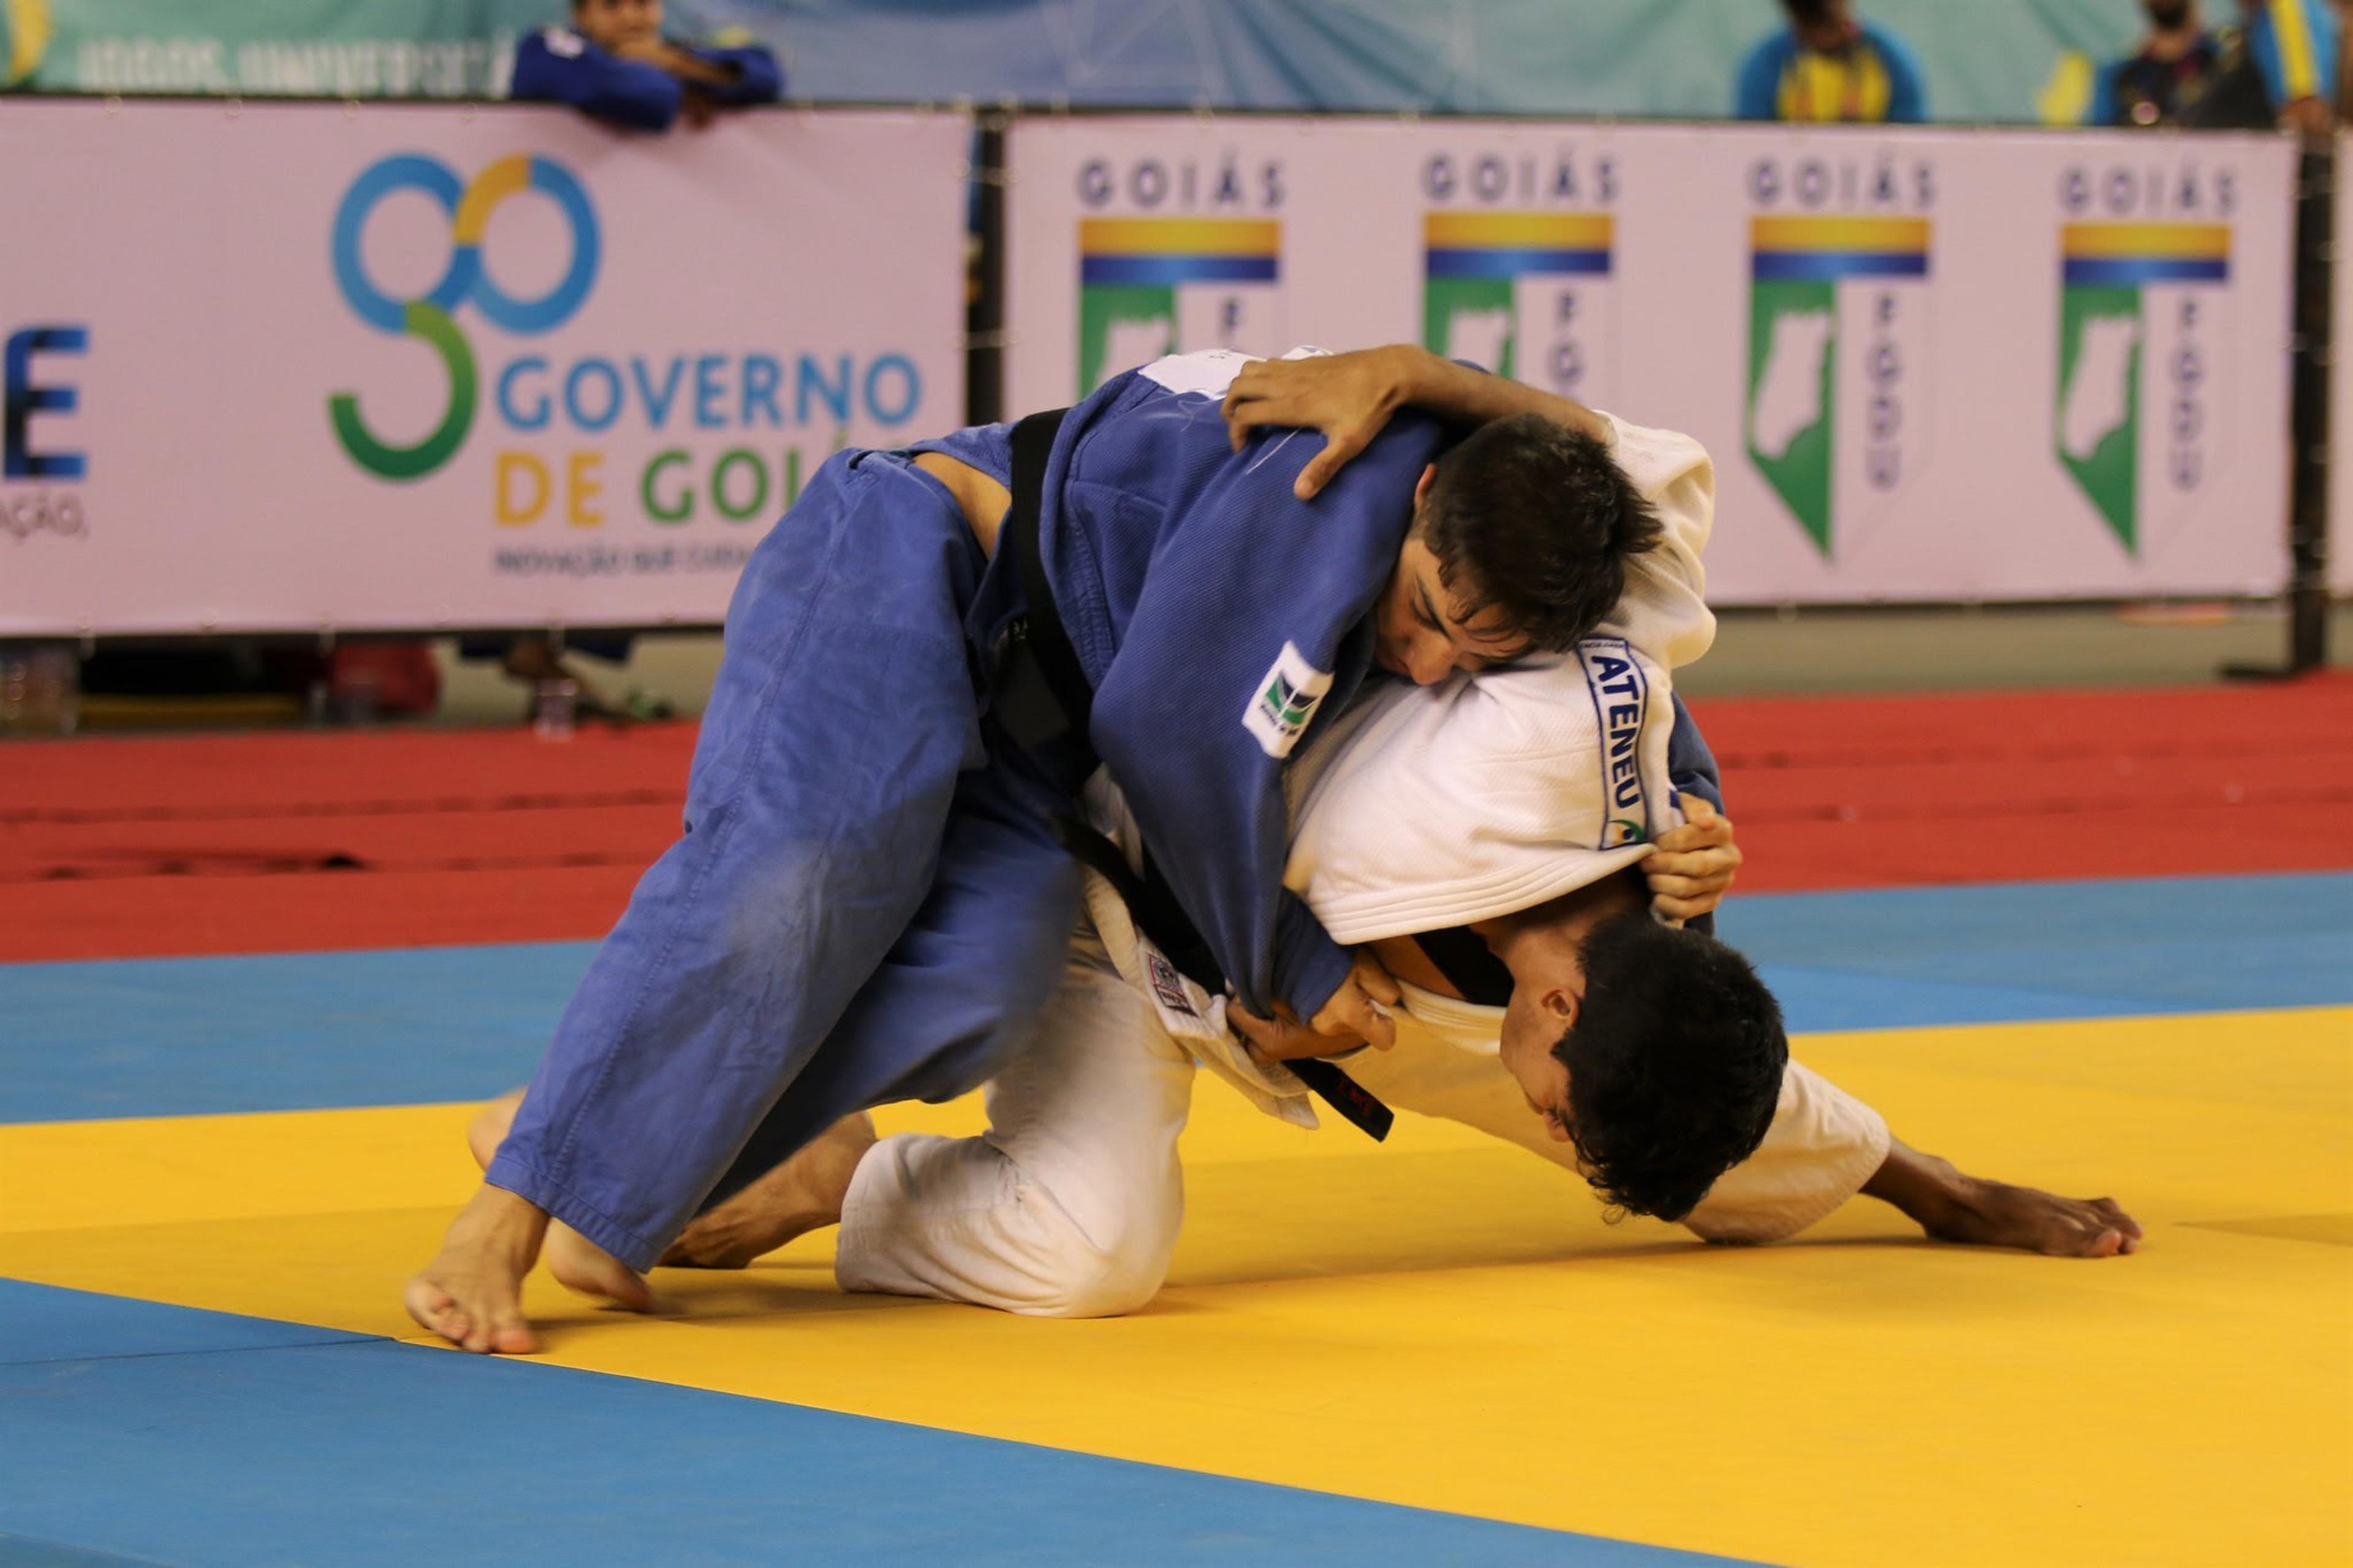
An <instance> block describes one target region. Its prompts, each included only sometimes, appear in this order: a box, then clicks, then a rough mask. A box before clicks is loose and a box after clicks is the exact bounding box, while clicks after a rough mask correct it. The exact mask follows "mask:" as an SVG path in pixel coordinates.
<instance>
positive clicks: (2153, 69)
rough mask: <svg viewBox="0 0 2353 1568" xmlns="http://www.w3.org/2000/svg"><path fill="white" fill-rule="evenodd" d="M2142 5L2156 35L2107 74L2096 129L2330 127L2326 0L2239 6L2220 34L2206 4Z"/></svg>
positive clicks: (2153, 1) (2331, 35) (2333, 26)
mask: <svg viewBox="0 0 2353 1568" xmlns="http://www.w3.org/2000/svg"><path fill="white" fill-rule="evenodd" d="M2141 9H2142V10H2143V11H2145V12H2147V15H2148V32H2147V36H2146V37H2143V38H2142V39H2141V43H2140V47H2139V48H2137V49H2136V50H2135V51H2134V52H2133V53H2132V54H2130V55H2128V56H2126V58H2123V59H2120V60H2116V61H2114V62H2112V63H2111V64H2110V65H2109V66H2108V67H2107V68H2106V69H2105V70H2103V71H2102V72H2101V73H2100V79H2099V82H2098V84H2097V85H2096V86H2095V87H2094V89H2093V93H2092V104H2091V109H2090V111H2089V112H2088V113H2087V114H2086V115H2085V116H2084V119H2085V121H2086V122H2087V123H2090V124H2094V125H2180V126H2189V127H2196V128H2202V129H2207V130H2238V131H2268V130H2270V129H2271V128H2272V127H2274V126H2275V125H2276V126H2284V127H2292V128H2294V129H2295V130H2298V131H2302V132H2306V133H2307V134H2310V135H2318V134H2321V133H2322V132H2326V131H2327V129H2328V126H2329V123H2330V119H2331V116H2330V112H2329V108H2328V105H2329V102H2330V100H2332V99H2333V98H2334V97H2335V95H2336V90H2337V89H2336V82H2337V19H2336V16H2334V14H2333V13H2332V12H2331V10H2330V7H2329V6H2328V5H2327V4H2325V3H2324V0H2237V11H2238V19H2237V23H2236V25H2235V26H2227V27H2219V28H2217V27H2209V26H2206V23H2205V19H2204V17H2202V16H2200V13H2199V9H2198V5H2197V0H2141Z"/></svg>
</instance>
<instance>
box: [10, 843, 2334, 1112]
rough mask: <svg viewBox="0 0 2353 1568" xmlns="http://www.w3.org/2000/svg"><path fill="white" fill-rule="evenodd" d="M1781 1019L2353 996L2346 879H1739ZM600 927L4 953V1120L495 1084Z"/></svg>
mask: <svg viewBox="0 0 2353 1568" xmlns="http://www.w3.org/2000/svg"><path fill="white" fill-rule="evenodd" d="M1722 925H1723V932H1724V935H1725V939H1726V940H1728V941H1730V942H1734V943H1735V944H1736V945H1737V946H1739V947H1740V948H1742V949H1743V950H1744V951H1745V952H1747V953H1749V955H1750V956H1751V957H1753V958H1754V959H1756V960H1757V963H1758V966H1759V967H1760V968H1761V969H1763V971H1764V972H1765V975H1766V978H1767V980H1768V981H1770V982H1771V983H1772V984H1773V986H1774V988H1775V990H1776V991H1777V992H1778V993H1779V994H1780V996H1781V999H1782V1004H1783V1007H1784V1010H1785V1011H1786V1013H1787V1015H1788V1022H1789V1026H1790V1028H1791V1029H1793V1030H1795V1031H1798V1032H1799V1033H1804V1032H1809V1031H1817V1030H1827V1029H1856V1028H1893V1027H1903V1026H1926V1025H1936V1024H1973V1023H1998V1022H2003V1021H2009V1020H2027V1019H2058V1018H2084V1017H2111V1016H2129V1015H2133V1014H2143V1013H2148V1014H2155V1013H2185V1012H2213V1011H2222V1010H2230V1009H2238V1008H2263V1007H2297V1006H2329V1005H2342V1004H2353V875H2348V874H2345V873H2330V874H2316V875H2302V876H2273V877H2205V878H2177V879H2152V880H2144V881H2114V882H2039V883H2010V884H1996V885H1989V886H1978V887H1961V888H1907V889H1891V890H1884V891H1871V892H1852V893H1783V894H1767V895H1760V896H1755V897H1738V896H1736V897H1735V899H1734V900H1732V902H1731V903H1730V904H1728V905H1727V906H1725V912H1724V916H1723V921H1722ZM593 951H594V949H593V946H592V944H590V943H586V942H531V943H518V944H512V945H504V946H492V947H471V948H417V949H408V950H399V951H387V952H318V953H285V954H270V955H265V956H234V957H222V958H169V959H121V960H110V961H100V962H88V963H23V964H0V1018H5V1019H6V1020H7V1027H6V1029H5V1032H0V1121H76V1120H88V1119H91V1118H100V1117H121V1116H174V1115H191V1114H201V1113H206V1112H218V1111H239V1110H318V1109H324V1108H328V1107H333V1106H355V1105H401V1104H416V1103H425V1102H429V1101H438V1100H476V1099H482V1098H486V1097H488V1096H490V1095H491V1094H494V1093H496V1092H498V1091H499V1090H501V1089H506V1088H509V1087H511V1086H512V1085H514V1084H517V1083H520V1082H522V1080H523V1079H526V1078H527V1077H529V1076H530V1072H531V1069H532V1068H533V1064H535V1063H536V1062H537V1060H538V1058H539V1053H540V1050H541V1048H542V1047H543V1045H544V1044H545V1041H546V1038H547V1035H548V1032H549V1031H550V1030H551V1029H552V1028H554V1024H555V1020H556V1017H557V1016H558V1015H559V1014H560V1013H561V1012H562V1011H563V1008H564V1005H565V1001H566V1000H568V999H569V997H570V995H571V994H572V989H573V987H574V986H575V984H577V983H578V981H579V977H580V975H581V973H582V972H583V971H584V970H585V969H586V966H587V963H588V957H589V954H590V953H591V952H593Z"/></svg>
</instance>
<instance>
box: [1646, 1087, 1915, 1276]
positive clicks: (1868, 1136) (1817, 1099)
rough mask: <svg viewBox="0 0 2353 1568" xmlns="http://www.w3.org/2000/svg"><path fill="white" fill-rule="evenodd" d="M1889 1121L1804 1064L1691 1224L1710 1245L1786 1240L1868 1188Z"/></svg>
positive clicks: (1688, 1218) (1687, 1218) (1883, 1151)
mask: <svg viewBox="0 0 2353 1568" xmlns="http://www.w3.org/2000/svg"><path fill="white" fill-rule="evenodd" d="M1887 1146H1888V1133H1887V1121H1886V1119H1885V1118H1883V1117H1882V1116H1881V1115H1880V1114H1879V1112H1877V1111H1876V1110H1873V1109H1872V1108H1871V1107H1869V1106H1868V1105H1865V1104H1864V1103H1863V1102H1862V1101H1861V1100H1857V1099H1856V1098H1855V1097H1854V1096H1852V1095H1851V1094H1849V1093H1848V1092H1847V1091H1846V1090H1844V1089H1841V1088H1839V1087H1838V1085H1836V1084H1834V1083H1832V1082H1831V1080H1830V1079H1826V1078H1824V1077H1822V1075H1821V1074H1820V1073H1818V1072H1816V1071H1814V1070H1813V1069H1812V1068H1809V1067H1807V1066H1805V1065H1804V1064H1803V1063H1801V1062H1798V1061H1795V1060H1792V1061H1791V1062H1790V1063H1789V1066H1788V1069H1787V1070H1786V1071H1784V1072H1783V1073H1782V1075H1781V1100H1780V1103H1779V1105H1778V1106H1777V1107H1775V1109H1774V1111H1773V1125H1772V1127H1771V1128H1769V1129H1768V1130H1767V1131H1766V1134H1765V1142H1763V1143H1762V1144H1760V1145H1758V1147H1757V1152H1755V1153H1754V1154H1751V1155H1750V1156H1748V1158H1747V1159H1746V1160H1744V1161H1742V1162H1741V1163H1739V1164H1737V1165H1735V1166H1734V1167H1732V1169H1730V1170H1729V1171H1726V1172H1725V1173H1724V1174H1723V1175H1721V1176H1719V1177H1717V1178H1716V1183H1715V1186H1713V1187H1710V1188H1709V1189H1708V1194H1707V1196H1706V1197H1705V1198H1704V1199H1702V1200H1701V1201H1700V1205H1699V1206H1698V1207H1697V1208H1695V1209H1694V1210H1692V1212H1691V1213H1689V1214H1688V1215H1684V1216H1683V1224H1684V1225H1686V1226H1690V1227H1691V1228H1692V1229H1693V1230H1694V1231H1696V1232H1697V1233H1698V1234H1699V1235H1701V1236H1704V1237H1706V1238H1707V1239H1708V1240H1710V1241H1779V1240H1782V1239H1784V1238H1785V1237H1792V1236H1795V1235H1797V1234H1798V1232H1799V1231H1801V1230H1803V1229H1805V1228H1806V1227H1807V1226H1810V1225H1812V1224H1813V1223H1814V1222H1815V1221H1816V1220H1819V1219H1821V1218H1822V1217H1824V1216H1825V1215H1828V1214H1829V1213H1830V1212H1831V1210H1832V1209H1834V1208H1836V1207H1838V1206H1839V1205H1841V1204H1842V1203H1844V1202H1846V1201H1847V1199H1849V1198H1851V1197H1852V1196H1854V1194H1856V1193H1858V1192H1860V1191H1862V1184H1863V1183H1865V1182H1867V1181H1869V1180H1871V1178H1872V1175H1873V1173H1875V1172H1877V1171H1878V1169H1879V1167H1880V1166H1881V1165H1882V1164H1883V1163H1885V1162H1886V1159H1887Z"/></svg>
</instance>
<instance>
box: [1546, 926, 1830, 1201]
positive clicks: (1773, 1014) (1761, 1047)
mask: <svg viewBox="0 0 2353 1568" xmlns="http://www.w3.org/2000/svg"><path fill="white" fill-rule="evenodd" d="M1583 955H1584V963H1585V1000H1584V1002H1583V1003H1582V1004H1581V1005H1579V1006H1578V1008H1577V1022H1576V1024H1575V1025H1573V1026H1571V1027H1570V1028H1569V1031H1568V1033H1567V1034H1566V1035H1564V1036H1563V1037H1561V1040H1560V1043H1559V1044H1558V1045H1556V1046H1555V1047H1553V1055H1554V1056H1555V1057H1556V1058H1559V1060H1560V1061H1561V1063H1562V1064H1563V1065H1564V1066H1566V1067H1567V1068H1568V1116H1567V1120H1568V1125H1569V1131H1570V1133H1571V1135H1572V1136H1573V1137H1574V1138H1575V1140H1576V1142H1577V1154H1578V1156H1579V1157H1580V1158H1581V1159H1582V1160H1583V1161H1584V1163H1585V1167H1586V1172H1587V1175H1586V1180H1588V1181H1589V1182H1591V1183H1592V1184H1593V1186H1594V1189H1595V1190H1596V1191H1597V1192H1599V1194H1601V1196H1602V1198H1603V1200H1604V1201H1605V1202H1607V1203H1609V1204H1612V1205H1617V1206H1618V1207H1620V1208H1625V1209H1630V1210H1632V1211H1633V1212H1634V1213H1636V1214H1647V1215H1657V1216H1658V1217H1659V1218H1661V1219H1670V1220H1672V1219H1681V1218H1683V1215H1687V1214H1689V1213H1690V1212H1691V1211H1692V1210H1693V1208H1694V1207H1695V1206H1697V1205H1698V1203H1699V1201H1700V1200H1701V1199H1702V1198H1704V1197H1705V1196H1707V1190H1708V1188H1710V1187H1712V1186H1714V1185H1715V1180H1716V1178H1717V1177H1718V1176H1721V1175H1723V1174H1724V1173H1725V1172H1726V1171H1728V1170H1730V1169H1732V1167H1733V1166H1735V1165H1736V1164H1738V1163H1740V1162H1741V1161H1743V1160H1745V1159H1746V1158H1748V1156H1749V1155H1751V1154H1753V1153H1755V1152H1757V1145H1758V1144H1759V1143H1761V1142H1764V1141H1765V1130H1766V1129H1767V1127H1769V1126H1770V1125H1771V1124H1772V1121H1773V1110H1774V1107H1775V1106H1776V1105H1777V1104H1778V1102H1779V1100H1780V1096H1781V1073H1782V1069H1783V1068H1786V1067H1787V1066H1788V1061H1789V1040H1788V1036H1787V1035H1785V1034H1784V1033H1783V1032H1782V1029H1781V1008H1780V1005H1779V1004H1778V1003H1776V1002H1775V1001H1774V1000H1773V994H1772V993H1771V992H1770V991H1767V989H1766V988H1765V983H1764V982H1763V981H1761V980H1759V979H1758V978H1757V971H1756V970H1754V969H1752V968H1750V967H1749V964H1748V961H1747V960H1746V959H1745V958H1743V957H1741V956H1740V954H1739V953H1737V952H1734V951H1733V950H1732V949H1731V948H1729V947H1726V946H1725V944H1724V943H1722V942H1718V941H1716V940H1715V938H1714V937H1709V936H1702V935H1700V934H1699V933H1698V932H1697V931H1678V930H1677V929H1675V928H1674V927H1672V926H1668V925H1662V924H1660V923H1659V922H1658V921H1655V920H1653V919H1652V918H1651V913H1650V911H1649V910H1628V911H1627V912H1625V913H1623V914H1619V915H1613V916H1611V917H1610V918H1609V919H1608V920H1606V921H1602V922H1601V923H1600V924H1599V925H1598V926H1596V927H1594V928H1593V931H1591V932H1590V933H1589V934H1588V936H1587V937H1586V939H1585V945H1584V954H1583Z"/></svg>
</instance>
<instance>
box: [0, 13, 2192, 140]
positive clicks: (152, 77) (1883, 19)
mask: <svg viewBox="0 0 2353 1568" xmlns="http://www.w3.org/2000/svg"><path fill="white" fill-rule="evenodd" d="M1859 9H1860V11H1861V12H1862V15H1864V16H1867V17H1869V18H1870V19H1871V20H1873V21H1875V22H1879V23H1882V24H1883V25H1885V26H1889V27H1892V28H1894V30H1895V31H1896V32H1898V33H1900V34H1902V35H1903V36H1904V37H1905V38H1907V39H1908V40H1909V41H1910V42H1911V44H1912V46H1913V47H1914V48H1915V51H1916V52H1917V53H1918V55H1919V57H1920V60H1921V63H1922V66H1923V68H1925V70H1926V76H1927V89H1928V102H1929V109H1930V111H1931V113H1932V115H1933V117H1934V118H1936V119H1937V120H1939V121H1947V122H1955V121H1958V122H1971V121H1990V122H2010V123H2018V122H2027V123H2032V122H2037V121H2042V122H2052V121H2070V120H2072V119H2073V117H2074V115H2075V114H2076V113H2078V112H2080V108H2081V105H2082V103H2083V101H2084V98H2085V96H2086V95H2087V94H2088V90H2089V84H2090V66H2091V64H2092V62H2094V61H2096V60H2099V59H2104V58H2107V57H2109V56H2111V55H2114V54H2116V53H2117V52H2118V51H2120V50H2121V49H2122V48H2123V47H2124V46H2125V45H2126V44H2127V43H2128V42H2129V40H2130V39H2131V38H2132V37H2133V35H2134V33H2135V31H2136V29H2137V26H2138V25H2139V15H2140V13H2139V7H2138V5H2137V4H2136V3H2135V0H1862V3H1861V4H1860V5H1859ZM2208 9H2209V10H2210V12H2213V13H2217V14H2221V13H2227V12H2229V11H2230V10H2231V9H2232V0H2208ZM670 12H671V17H672V21H673V25H674V30H676V31H680V32H684V33H692V34H700V35H702V36H706V37H709V36H719V35H726V34H741V35H744V36H747V37H754V38H757V39H760V40H762V41H765V42H766V43H768V44H770V45H772V46H773V47H776V48H777V49H778V50H779V51H780V52H782V53H783V54H784V55H785V57H786V64H787V80H788V90H789V91H790V92H791V94H792V95H793V96H795V97H797V98H804V99H808V100H815V101H818V102H837V103H838V102H859V101H871V102H924V101H933V102H948V101H952V100H957V99H971V100H976V101H978V102H983V103H987V102H994V101H997V100H1005V99H1013V100H1019V101H1021V102H1024V103H1027V104H1031V105H1038V106H1048V105H1055V104H1061V103H1067V104H1069V105H1071V106H1072V107H1074V108H1143V107H1158V108H1200V107H1207V108H1210V109H1218V110H1242V109H1248V110H1287V111H1293V112H1297V111H1314V110H1359V111H1374V112H1402V111H1409V110H1410V111H1423V112H1434V113H1475V114H1487V115H1503V114H1608V115H1622V116H1629V117H1633V116H1644V117H1661V118H1668V119H1712V118H1717V117H1721V116H1723V115H1725V114H1726V113H1727V112H1729V110H1730V105H1731V100H1732V81H1733V77H1734V73H1735V71H1736V68H1737V65H1738V62H1739V60H1740V58H1741V57H1742V55H1743V54H1744V53H1745V52H1746V50H1747V49H1748V47H1750V46H1751V45H1753V44H1754V43H1755V42H1756V41H1757V39H1758V38H1760V37H1763V36H1765V35H1766V34H1767V32H1770V31H1772V30H1773V29H1774V28H1776V27H1778V26H1780V11H1779V8H1778V6H1777V5H1774V4H1772V3H1771V0H681V3H677V4H673V5H671V7H670ZM564 15H565V3H564V0H234V3H230V0H0V77H5V79H6V80H7V81H9V82H11V83H13V84H15V85H16V87H17V88H19V89H33V90H45V91H57V92H121V93H134V92H139V93H220V94H232V93H233V94H239V95H244V96H248V97H255V96H322V97H354V98H378V97H388V98H403V97H424V98H481V97H496V96H499V95H501V93H502V92H503V91H504V89H505V84H506V79H507V74H508V69H509V66H510V62H511V61H512V55H513V48H514V41H515V39H516V38H517V37H520V36H521V35H522V34H523V33H525V32H527V31H529V30H530V29H532V28H533V27H537V26H545V25H546V24H548V23H550V22H554V21H558V20H561V19H562V17H563V16H564Z"/></svg>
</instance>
